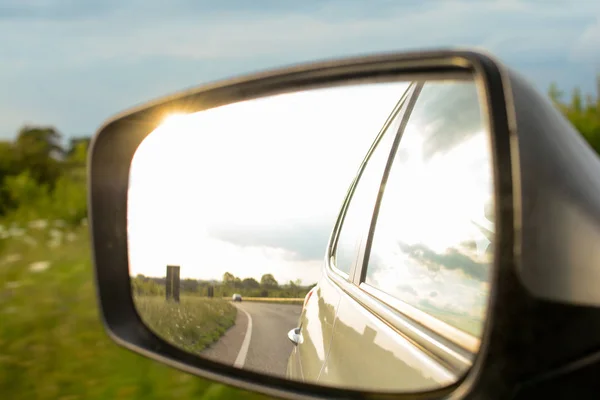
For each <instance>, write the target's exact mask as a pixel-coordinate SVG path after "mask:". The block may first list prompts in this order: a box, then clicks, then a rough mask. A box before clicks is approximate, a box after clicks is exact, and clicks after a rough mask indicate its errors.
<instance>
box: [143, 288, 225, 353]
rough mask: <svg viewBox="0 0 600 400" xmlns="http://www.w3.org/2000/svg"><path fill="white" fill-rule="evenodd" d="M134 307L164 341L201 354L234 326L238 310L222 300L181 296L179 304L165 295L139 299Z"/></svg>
mask: <svg viewBox="0 0 600 400" xmlns="http://www.w3.org/2000/svg"><path fill="white" fill-rule="evenodd" d="M134 300H135V307H136V309H137V311H138V314H139V315H140V317H142V320H143V321H144V323H145V324H146V325H147V326H148V327H149V328H150V329H152V330H153V331H154V332H155V333H156V334H157V335H158V336H160V337H161V338H163V339H164V340H165V341H167V342H169V343H171V344H173V345H175V346H177V347H180V348H182V349H184V350H186V351H189V352H191V353H200V352H201V351H202V350H203V349H204V348H206V346H208V345H209V344H211V343H214V342H216V341H217V339H219V338H220V337H221V336H222V335H223V334H224V333H225V331H226V330H227V329H228V328H229V327H231V326H232V325H233V324H234V323H235V317H236V314H237V308H235V307H234V306H233V305H231V303H230V302H228V301H226V300H223V299H209V298H205V297H198V296H185V295H182V296H181V299H180V302H179V303H176V302H174V301H166V300H165V297H164V296H136V297H135V299H134Z"/></svg>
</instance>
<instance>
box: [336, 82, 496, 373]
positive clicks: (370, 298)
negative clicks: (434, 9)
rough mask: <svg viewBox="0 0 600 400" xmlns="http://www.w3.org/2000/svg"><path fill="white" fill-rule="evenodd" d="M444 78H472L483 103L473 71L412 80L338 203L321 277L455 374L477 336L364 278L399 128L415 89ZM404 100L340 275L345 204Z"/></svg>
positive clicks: (474, 349)
mask: <svg viewBox="0 0 600 400" xmlns="http://www.w3.org/2000/svg"><path fill="white" fill-rule="evenodd" d="M448 79H464V80H468V81H472V82H473V83H474V84H475V85H476V86H477V90H478V93H479V98H480V100H481V101H482V102H485V98H481V93H482V92H481V91H482V90H483V88H482V82H481V81H480V80H478V79H477V78H476V77H475V76H474V75H473V74H472V73H465V74H448V75H447V74H444V75H441V76H439V78H437V79H433V78H431V77H428V79H427V81H423V80H414V81H412V82H411V84H410V86H409V88H408V89H407V90H406V92H405V94H408V93H409V92H410V95H409V96H406V98H404V99H403V101H400V102H399V105H398V109H397V110H396V109H395V110H394V112H392V113H391V114H390V118H388V120H387V121H386V123H385V125H384V128H382V130H381V131H380V133H379V135H378V136H377V138H376V139H375V141H374V142H373V145H372V146H371V148H370V149H369V152H368V153H367V156H366V157H365V159H364V160H363V162H362V163H361V165H360V167H359V170H358V173H357V174H356V176H355V177H354V179H353V181H352V184H351V185H350V188H349V189H348V192H347V194H346V198H345V200H344V202H343V206H342V210H341V212H340V214H339V215H338V218H337V220H336V224H335V226H334V230H333V232H332V235H331V239H330V244H329V246H328V249H327V255H326V267H325V270H326V274H325V276H326V277H327V278H329V280H330V281H332V282H333V283H334V284H336V285H337V286H338V287H339V288H340V289H341V290H342V291H343V292H345V294H347V295H349V296H350V297H351V298H352V299H353V300H354V301H356V302H357V303H358V304H359V306H361V307H363V308H365V309H367V311H369V312H370V313H371V314H373V315H374V316H375V317H377V318H378V319H379V320H381V321H382V323H384V324H386V325H388V326H391V327H392V328H393V329H394V330H395V331H396V332H397V333H398V334H399V335H401V336H403V337H405V338H406V339H408V340H410V341H411V342H413V343H415V345H416V346H417V347H419V348H420V349H421V350H422V351H423V352H424V353H426V354H428V355H429V356H430V357H431V358H433V359H435V360H437V361H438V362H440V363H443V364H444V365H446V366H447V367H448V368H449V369H450V370H452V371H454V372H456V373H465V372H466V371H468V369H469V368H471V366H472V364H473V362H474V359H475V357H476V355H477V353H478V351H479V348H480V346H481V339H480V338H477V337H475V336H472V335H470V334H469V333H467V332H464V331H462V330H460V329H458V328H456V327H454V326H452V325H450V324H448V323H446V322H444V321H442V320H440V319H438V318H436V317H435V316H433V315H430V314H428V313H426V312H424V311H421V310H419V309H417V308H415V307H413V306H411V305H410V304H408V303H405V302H403V301H401V300H399V299H397V298H395V297H393V296H392V295H389V294H387V293H385V292H383V291H381V290H379V289H377V288H375V287H373V286H371V285H368V284H367V283H365V282H364V278H365V275H366V269H367V265H368V259H369V252H370V246H371V242H372V240H373V236H374V229H375V225H376V222H377V217H378V212H379V207H380V204H381V200H382V198H383V193H384V192H385V183H386V181H387V177H388V176H389V173H390V170H391V168H392V165H393V160H394V155H395V154H396V151H397V150H398V147H399V145H400V142H401V139H402V135H403V133H404V129H405V127H406V125H407V123H408V121H409V120H410V116H411V113H412V110H413V108H414V105H415V104H416V103H417V101H418V99H419V96H420V92H421V89H422V87H423V86H424V84H425V83H426V82H431V81H434V80H448ZM403 97H404V95H403ZM405 102H409V104H408V106H407V108H406V110H404V113H403V114H402V115H401V116H399V117H400V118H401V121H400V125H399V128H398V131H397V132H396V133H395V135H396V136H395V138H394V142H393V143H392V146H391V148H390V153H389V155H388V159H387V161H386V166H385V169H384V170H383V171H382V173H381V178H382V180H381V183H380V186H379V193H378V195H377V197H376V199H375V202H374V204H373V207H372V209H371V216H370V217H368V218H370V221H368V222H366V223H365V224H366V229H365V231H363V233H362V234H361V242H360V245H359V247H358V249H357V254H356V260H355V262H354V263H353V265H352V266H351V269H350V274H349V275H348V274H345V273H344V272H343V271H340V270H338V269H337V268H336V267H335V265H334V264H333V260H332V258H333V257H334V254H335V251H336V248H337V239H338V237H339V233H340V231H341V228H342V226H343V220H344V218H345V214H346V211H347V208H348V205H349V203H350V201H351V199H352V196H353V194H354V190H355V189H356V186H357V182H358V181H359V180H360V176H361V175H362V171H363V170H364V168H365V166H366V163H367V162H368V161H369V159H370V157H371V154H372V153H373V151H374V149H375V147H376V146H377V144H378V143H379V142H380V141H381V138H382V136H383V132H385V128H386V127H387V126H388V125H389V123H391V122H392V121H394V120H395V117H397V116H398V114H397V113H398V112H399V110H401V109H402V107H403V105H404V103H405ZM392 116H393V117H392ZM484 124H485V126H486V127H487V128H488V129H491V128H490V121H489V120H487V119H484ZM365 236H366V237H367V240H364V237H365Z"/></svg>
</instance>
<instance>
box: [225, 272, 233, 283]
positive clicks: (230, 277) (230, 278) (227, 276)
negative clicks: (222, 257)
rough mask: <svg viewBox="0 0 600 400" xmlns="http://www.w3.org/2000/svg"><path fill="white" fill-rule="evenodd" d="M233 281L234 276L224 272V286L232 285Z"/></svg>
mask: <svg viewBox="0 0 600 400" xmlns="http://www.w3.org/2000/svg"><path fill="white" fill-rule="evenodd" d="M234 282H235V276H234V275H233V274H232V273H229V272H225V273H224V274H223V284H224V285H226V286H233V283H234Z"/></svg>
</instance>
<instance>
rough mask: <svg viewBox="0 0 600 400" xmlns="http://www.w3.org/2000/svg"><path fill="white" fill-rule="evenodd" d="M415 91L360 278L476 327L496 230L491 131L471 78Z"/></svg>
mask: <svg viewBox="0 0 600 400" xmlns="http://www.w3.org/2000/svg"><path fill="white" fill-rule="evenodd" d="M421 96H422V97H420V98H419V100H418V101H417V104H416V105H415V109H414V111H413V113H412V115H411V118H410V120H409V123H408V125H407V127H406V130H405V132H404V135H403V137H402V140H401V141H400V145H399V149H398V152H397V155H396V157H395V160H394V163H393V166H392V169H391V172H390V176H389V178H388V181H387V185H386V189H385V192H384V195H383V199H382V204H381V209H380V212H379V216H378V220H377V226H376V229H375V234H374V238H373V245H372V248H371V258H370V260H369V266H368V270H367V277H366V283H368V284H370V285H372V286H374V287H376V288H378V289H381V290H383V291H385V292H387V293H389V294H391V295H393V296H394V297H397V298H399V299H400V300H403V301H404V302H406V303H408V304H410V305H412V306H415V307H417V308H420V309H422V310H424V311H427V312H429V313H430V314H434V315H435V316H437V317H438V318H440V319H442V320H444V321H446V322H449V323H451V324H452V325H456V326H458V327H459V328H461V329H463V330H465V331H467V332H469V333H472V334H475V335H478V334H479V331H480V328H481V327H480V321H482V320H483V318H484V314H485V307H486V301H487V295H488V292H489V283H488V277H489V270H490V266H491V264H492V253H491V250H492V247H491V246H490V245H489V244H490V240H489V239H490V238H492V237H491V236H492V235H493V231H494V225H493V221H489V220H488V219H487V217H486V206H487V207H488V208H489V207H490V204H493V186H492V185H493V184H492V169H491V167H492V165H491V152H490V143H489V136H488V134H487V132H486V131H485V130H484V126H483V121H482V118H481V113H480V108H479V103H478V99H477V92H476V88H475V85H474V83H472V82H464V83H459V82H435V83H434V82H429V83H427V84H426V85H425V87H424V89H423V91H422V93H421ZM480 226H482V227H484V228H486V229H487V230H488V231H489V232H492V234H491V235H490V234H489V233H487V232H486V233H487V235H486V234H485V233H483V232H482V230H481V228H480Z"/></svg>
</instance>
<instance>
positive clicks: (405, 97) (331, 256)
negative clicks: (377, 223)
mask: <svg viewBox="0 0 600 400" xmlns="http://www.w3.org/2000/svg"><path fill="white" fill-rule="evenodd" d="M415 87H416V84H415V81H411V82H410V83H409V85H408V87H407V88H406V90H405V91H404V92H403V93H402V95H401V96H400V99H399V100H398V102H397V103H396V105H395V106H394V108H393V109H392V111H391V112H390V114H389V116H388V118H387V119H386V121H385V122H384V124H383V127H382V128H381V129H380V131H379V133H378V134H377V136H376V138H375V140H373V143H372V144H371V147H370V148H369V150H368V152H367V155H366V156H365V157H364V159H363V160H362V162H361V164H360V165H359V167H358V170H357V172H356V175H355V176H354V178H353V179H352V182H351V184H350V187H349V188H348V190H347V192H346V196H345V197H344V201H343V202H342V207H341V209H340V212H339V213H338V216H337V218H336V222H335V224H334V228H333V231H332V233H331V236H330V241H329V245H328V246H327V252H326V257H325V258H326V263H325V265H326V267H325V269H326V273H327V275H328V276H329V277H332V275H333V276H335V277H336V278H343V280H344V281H346V282H349V283H351V282H354V276H355V275H356V265H357V263H358V261H359V260H361V259H362V258H363V255H364V252H363V250H364V247H365V241H364V237H365V234H366V233H368V228H367V227H368V226H369V225H370V224H371V223H372V222H371V221H372V219H373V215H374V214H373V212H374V210H375V204H376V203H377V199H378V197H379V195H378V196H377V197H376V198H375V201H374V202H373V204H371V205H370V207H369V209H367V210H365V211H363V212H364V218H365V221H364V223H365V228H367V229H361V232H360V233H359V238H358V239H359V241H360V244H359V245H358V247H357V249H356V251H355V254H354V261H353V262H352V264H351V265H350V270H349V271H348V273H346V272H344V271H342V270H341V269H339V268H337V266H336V265H335V255H336V252H337V245H338V240H339V237H340V233H341V230H342V228H343V226H344V220H345V219H346V213H347V211H348V207H349V205H350V202H351V201H352V198H353V196H354V193H355V191H356V187H357V185H358V183H359V182H360V178H361V177H362V173H363V171H364V169H365V168H366V166H367V164H368V162H369V161H370V159H371V156H372V154H373V153H374V151H375V149H376V148H377V146H378V145H379V143H380V142H381V140H382V138H383V136H384V134H385V133H386V130H387V128H388V127H389V126H390V125H391V124H392V123H393V122H394V121H396V119H397V118H400V119H401V121H400V125H399V127H398V130H397V131H396V132H395V133H393V135H394V136H395V137H394V140H393V141H392V146H391V147H390V153H389V154H388V155H387V159H386V161H385V167H384V169H382V170H381V172H380V173H379V174H378V176H379V177H380V178H382V177H383V174H384V172H385V169H386V168H387V166H388V163H389V158H390V156H391V155H392V154H393V148H394V146H393V144H394V142H395V141H396V138H397V136H398V133H399V132H400V130H401V128H402V123H403V121H404V114H406V110H405V111H404V114H403V115H400V112H401V111H402V109H403V108H404V105H405V103H407V102H410V101H411V100H412V99H413V97H414V94H415ZM379 192H380V193H381V183H380V184H379ZM369 210H370V211H369ZM363 262H364V259H363ZM336 280H337V281H338V284H339V283H340V282H339V281H340V280H339V279H336Z"/></svg>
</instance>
